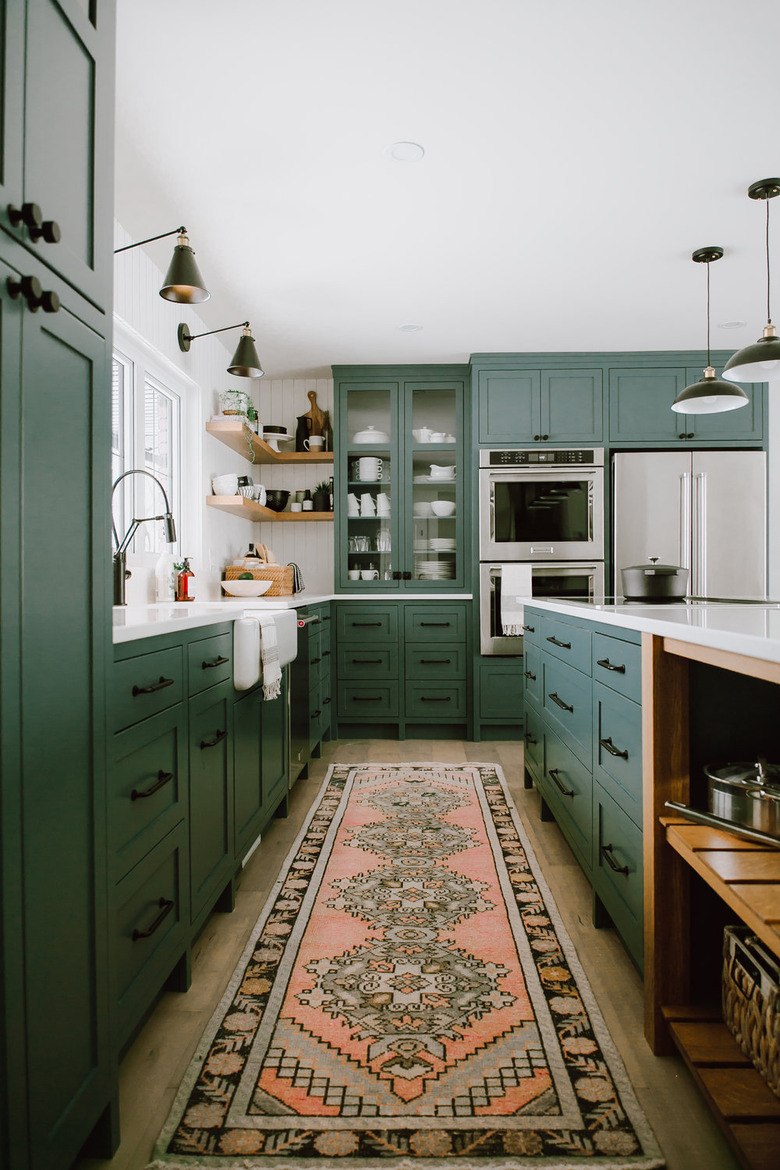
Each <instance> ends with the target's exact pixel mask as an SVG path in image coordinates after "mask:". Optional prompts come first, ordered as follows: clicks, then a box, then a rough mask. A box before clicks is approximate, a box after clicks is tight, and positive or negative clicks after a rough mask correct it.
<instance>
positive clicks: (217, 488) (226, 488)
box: [211, 475, 238, 496]
mask: <svg viewBox="0 0 780 1170" xmlns="http://www.w3.org/2000/svg"><path fill="white" fill-rule="evenodd" d="M211 490H212V491H213V492H214V495H215V496H234V495H235V494H236V492H237V491H238V476H237V475H215V476H214V478H213V479H212V481H211Z"/></svg>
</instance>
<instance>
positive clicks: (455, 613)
mask: <svg viewBox="0 0 780 1170" xmlns="http://www.w3.org/2000/svg"><path fill="white" fill-rule="evenodd" d="M404 634H405V638H406V641H407V642H465V641H466V609H465V606H462V605H447V606H444V605H406V606H404Z"/></svg>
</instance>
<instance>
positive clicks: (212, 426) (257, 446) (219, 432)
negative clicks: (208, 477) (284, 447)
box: [206, 422, 333, 519]
mask: <svg viewBox="0 0 780 1170" xmlns="http://www.w3.org/2000/svg"><path fill="white" fill-rule="evenodd" d="M206 432H207V434H209V435H213V436H214V438H215V439H219V441H220V443H224V444H225V445H226V446H227V447H230V449H231V451H235V452H236V454H238V455H241V456H242V457H243V458H244V459H246V460H247V461H248V462H249V463H256V464H259V463H280V464H286V463H332V462H333V452H332V451H314V452H310V451H274V449H273V447H269V445H268V443H266V442H265V440H264V439H261V438H260V437H259V435H256V434H255V432H254V431H253V430H251V429H250V428H249V427H248V426H247V425H246V423H242V422H207V423H206ZM253 455H254V458H253ZM296 515H297V513H293V516H296ZM307 518H308V519H311V516H309V517H307Z"/></svg>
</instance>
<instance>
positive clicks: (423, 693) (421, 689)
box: [405, 682, 466, 723]
mask: <svg viewBox="0 0 780 1170" xmlns="http://www.w3.org/2000/svg"><path fill="white" fill-rule="evenodd" d="M405 695H406V717H407V719H417V718H421V719H427V720H429V721H430V722H431V723H436V722H437V721H438V720H440V719H444V720H450V719H464V718H465V716H466V684H465V682H451V683H436V682H419V683H418V682H407V684H406V687H405Z"/></svg>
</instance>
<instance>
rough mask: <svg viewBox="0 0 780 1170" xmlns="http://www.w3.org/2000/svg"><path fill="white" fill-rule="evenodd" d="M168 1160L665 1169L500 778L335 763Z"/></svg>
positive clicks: (208, 1047) (204, 1047) (173, 1123)
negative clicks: (638, 1167) (660, 1167)
mask: <svg viewBox="0 0 780 1170" xmlns="http://www.w3.org/2000/svg"><path fill="white" fill-rule="evenodd" d="M155 1158H156V1161H155V1162H154V1163H153V1166H154V1167H156V1168H159V1170H162V1168H163V1167H164V1168H165V1170H171V1167H179V1168H183V1167H194V1166H216V1167H221V1168H222V1170H228V1168H231V1167H242V1168H258V1170H260V1168H265V1167H267V1168H271V1167H274V1168H279V1170H281V1168H286V1170H303V1168H312V1170H313V1168H315V1167H317V1168H319V1170H324V1167H325V1164H326V1163H329V1161H331V1160H332V1161H333V1162H337V1163H340V1164H342V1165H343V1166H344V1167H345V1170H347V1168H349V1170H377V1166H378V1163H380V1162H385V1163H386V1164H387V1165H388V1170H401V1168H407V1167H416V1168H417V1170H424V1168H427V1170H471V1168H478V1167H481V1168H482V1170H488V1168H490V1170H493V1168H494V1167H495V1168H506V1170H516V1168H518V1167H526V1166H539V1167H545V1168H547V1170H553V1168H557V1170H563V1168H571V1167H585V1166H591V1167H597V1166H598V1167H604V1168H609V1170H618V1168H620V1167H629V1166H631V1167H634V1166H641V1167H644V1168H646V1170H649V1168H650V1167H659V1166H663V1164H664V1162H663V1158H662V1157H661V1155H660V1151H659V1149H658V1146H657V1144H656V1141H655V1139H654V1136H653V1134H652V1132H651V1130H650V1128H649V1126H648V1124H647V1121H646V1120H645V1118H644V1116H643V1114H642V1112H641V1111H640V1109H639V1107H638V1105H637V1102H636V1100H635V1098H634V1094H633V1091H632V1089H631V1086H630V1084H629V1082H628V1080H627V1077H626V1074H625V1071H624V1069H623V1066H622V1064H621V1061H620V1059H619V1057H618V1055H617V1053H616V1052H615V1049H614V1046H613V1043H612V1041H611V1039H610V1037H609V1034H608V1033H607V1030H606V1027H605V1025H604V1022H603V1019H602V1017H601V1014H600V1013H599V1011H598V1008H597V1007H596V1004H595V1002H594V1000H593V996H592V993H591V991H590V989H589V987H588V985H587V982H586V980H585V977H584V975H583V972H582V970H581V969H580V966H579V963H578V961H577V957H576V954H575V952H574V949H573V947H572V945H571V942H570V941H569V939H568V937H567V936H566V934H565V932H564V930H563V927H562V924H561V922H560V920H559V917H558V912H557V909H556V907H555V904H554V902H553V900H552V897H551V895H550V892H549V890H548V889H547V887H546V885H545V883H544V880H543V878H542V876H541V874H540V871H539V867H538V864H537V862H536V859H535V857H534V856H533V853H532V851H531V848H530V845H529V843H528V840H527V838H526V835H525V832H524V830H523V828H522V826H521V824H520V820H519V818H518V816H517V813H516V811H515V809H514V806H513V804H512V802H511V798H510V797H509V795H508V792H507V790H506V786H505V784H504V779H503V775H502V773H501V770H500V769H499V768H497V767H495V766H494V765H475V764H470V765H459V766H454V767H453V766H449V765H445V764H408V765H396V764H370V765H369V764H366V765H361V766H346V765H339V764H336V765H334V766H333V767H332V768H331V769H330V771H329V773H328V776H327V778H326V780H325V783H324V785H323V788H322V791H321V793H320V796H319V798H318V800H317V801H315V804H314V806H313V810H312V812H311V814H310V816H309V819H308V822H307V823H306V825H305V826H304V828H303V830H302V831H301V834H300V836H299V838H298V841H297V842H296V844H295V846H294V847H293V849H292V851H291V853H290V856H289V858H288V859H287V862H286V864H285V867H284V870H283V872H282V875H281V877H280V878H279V881H278V882H277V884H276V886H275V887H274V890H273V892H272V894H271V896H270V898H269V900H268V903H267V905H266V908H265V910H264V911H263V914H262V915H261V917H260V920H259V921H258V923H257V926H256V927H255V930H254V932H253V935H252V938H251V939H250V942H249V944H248V946H247V949H246V951H245V953H244V955H243V957H242V959H241V961H240V963H239V965H238V967H237V969H236V971H235V974H234V976H233V979H232V980H231V983H230V986H229V988H228V990H227V992H226V994H225V997H224V999H223V1001H222V1003H221V1004H220V1006H219V1008H218V1009H217V1011H216V1013H215V1014H214V1017H213V1019H212V1021H211V1024H210V1025H209V1028H208V1029H207V1031H206V1034H205V1035H204V1037H203V1039H202V1041H201V1043H200V1045H199V1047H198V1051H197V1053H196V1055H195V1057H194V1059H193V1062H192V1065H191V1067H190V1069H189V1072H188V1074H187V1076H186V1078H185V1080H184V1082H183V1084H182V1086H181V1088H180V1090H179V1094H178V1097H177V1100H176V1103H175V1105H174V1107H173V1110H172V1112H171V1115H170V1117H169V1119H168V1122H167V1123H166V1126H165V1128H164V1130H163V1133H162V1135H161V1137H160V1139H159V1141H158V1144H157V1148H156V1150H155Z"/></svg>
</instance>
